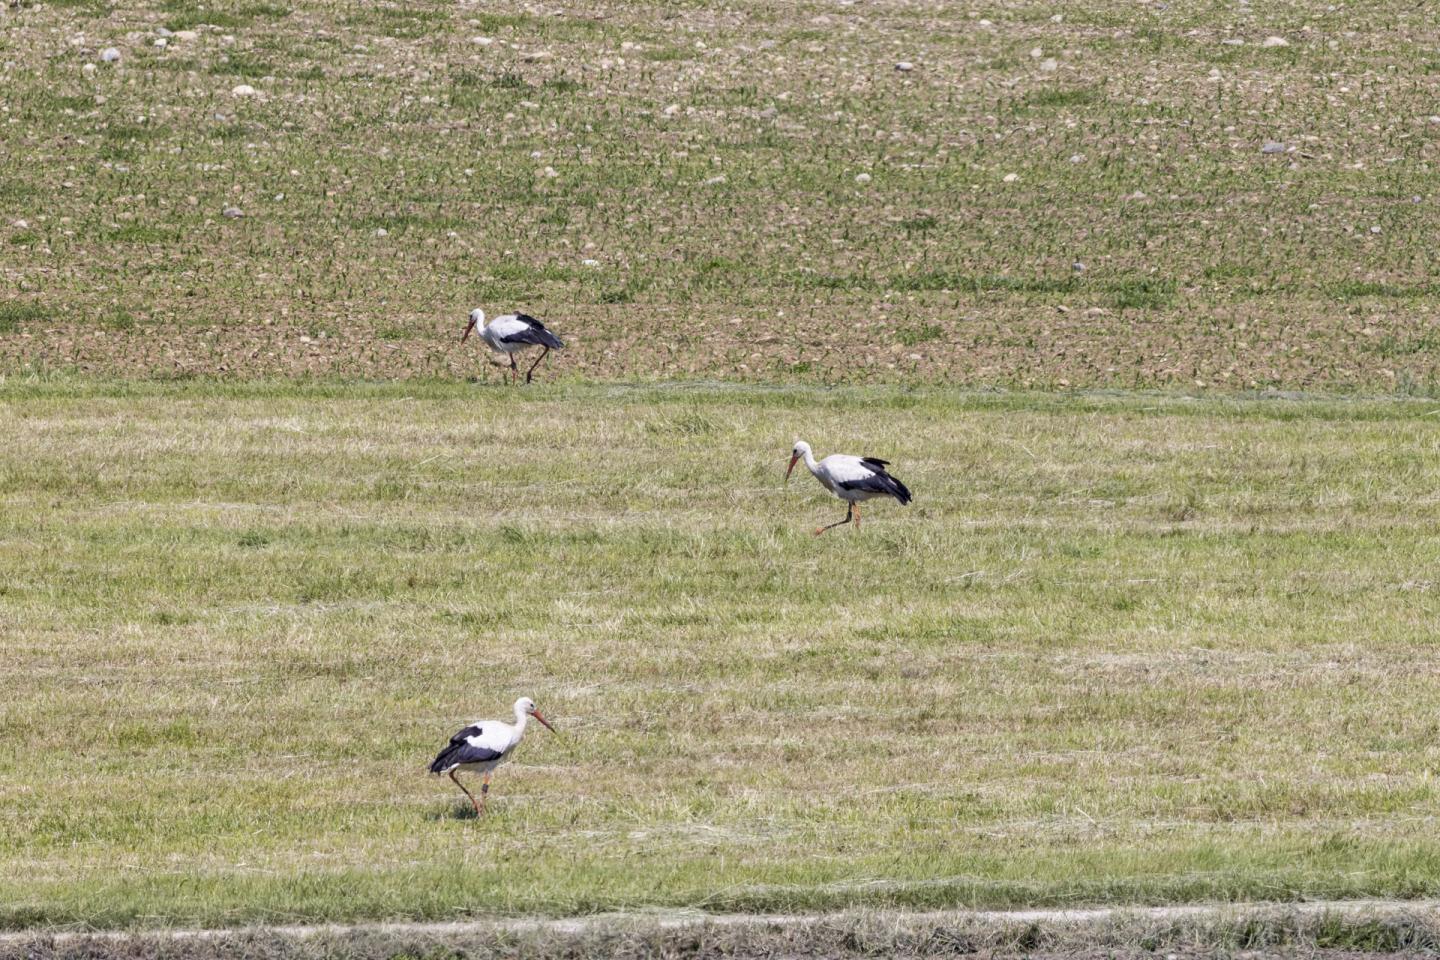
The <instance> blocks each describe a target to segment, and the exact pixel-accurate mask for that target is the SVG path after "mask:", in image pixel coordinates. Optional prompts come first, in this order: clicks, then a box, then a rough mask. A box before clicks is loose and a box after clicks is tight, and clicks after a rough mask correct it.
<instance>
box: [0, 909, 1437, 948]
mask: <svg viewBox="0 0 1440 960" xmlns="http://www.w3.org/2000/svg"><path fill="white" fill-rule="evenodd" d="M1347 931H1348V933H1347ZM1385 931H1388V933H1385V934H1384V935H1380V936H1377V932H1385ZM1437 932H1440V900H1342V901H1316V902H1307V903H1220V904H1187V905H1177V906H1150V907H1137V906H1117V907H1088V908H1075V909H1031V910H944V911H927V912H901V911H844V912H839V913H827V914H811V915H766V914H705V913H700V912H686V911H674V912H645V913H614V914H601V915H595V916H587V917H572V918H563V919H559V918H506V919H489V920H469V921H453V922H432V923H409V922H386V923H363V924H313V925H309V924H294V925H278V926H253V927H245V928H236V929H149V930H134V931H126V930H90V931H83V930H28V931H10V932H4V933H0V957H10V956H22V955H23V956H27V957H48V956H81V955H84V956H122V955H129V954H130V953H132V952H134V950H133V949H126V947H125V946H124V945H129V946H130V947H132V948H138V947H140V945H142V944H143V945H144V949H141V950H140V952H141V953H144V954H146V955H150V956H154V955H166V956H182V955H191V954H193V955H195V956H201V955H204V956H212V955H216V954H215V951H214V949H205V950H192V951H185V950H183V949H182V950H175V949H169V950H167V949H165V947H166V945H169V946H171V947H183V945H184V944H186V943H189V944H191V945H192V946H195V947H199V946H200V945H202V944H209V945H210V947H211V948H219V954H220V955H238V954H239V953H243V954H245V955H252V953H251V949H249V948H254V947H255V946H257V945H261V944H265V943H270V944H276V943H285V942H289V943H294V942H296V941H302V942H303V941H325V942H326V944H327V947H326V948H325V950H324V953H325V954H326V955H327V956H333V955H335V954H336V950H335V944H336V943H347V944H349V946H350V949H342V950H340V951H339V953H341V954H344V955H352V956H376V955H383V956H393V955H395V953H397V952H408V951H411V950H414V949H415V948H416V947H417V946H421V947H429V948H431V949H433V948H436V947H438V946H440V945H442V944H443V945H448V946H450V947H451V948H456V947H457V945H458V948H459V950H460V952H461V953H474V952H479V953H485V954H491V953H496V952H499V953H510V952H511V950H509V949H506V950H496V949H494V947H495V946H497V945H500V944H509V945H511V947H513V946H514V945H515V944H516V943H520V942H529V943H532V944H533V943H542V944H546V945H548V946H550V947H551V948H552V949H553V948H554V946H555V945H557V944H560V943H566V944H569V945H570V946H569V948H567V949H566V950H565V951H564V952H565V953H567V954H569V955H574V953H575V952H576V949H577V948H578V947H580V946H582V945H583V944H584V943H585V942H589V943H590V944H591V945H592V946H596V947H601V945H603V944H608V946H605V947H603V948H602V949H604V950H605V951H607V955H619V954H620V953H625V954H633V953H638V954H640V955H648V954H650V953H652V952H656V951H658V952H659V953H663V954H666V955H677V954H678V955H708V954H711V953H722V954H724V955H726V956H749V955H762V954H769V952H770V950H771V949H772V947H768V946H767V947H766V948H764V949H763V950H762V949H751V950H747V949H745V945H746V944H748V945H749V946H751V947H758V946H759V944H760V943H762V942H767V938H770V940H772V941H773V939H774V938H775V937H776V936H783V938H784V942H785V944H786V945H787V946H788V949H787V950H784V951H781V952H783V953H786V954H788V955H800V954H805V953H809V952H811V951H808V950H806V949H803V948H802V947H801V945H802V944H806V943H814V944H815V945H816V946H817V947H821V946H822V945H823V949H817V950H815V951H814V952H815V953H825V954H827V955H831V956H838V955H842V954H845V953H855V954H860V953H871V952H873V951H874V950H875V949H876V948H877V947H879V948H881V949H883V951H884V952H887V953H890V952H893V953H895V954H903V955H922V954H923V955H931V954H933V953H936V952H937V951H935V950H929V949H919V950H917V949H916V946H917V944H920V945H924V944H927V943H928V944H931V945H932V946H933V945H934V944H936V943H948V944H949V945H950V947H949V949H947V950H945V951H938V952H949V953H957V952H958V953H970V952H984V953H994V954H1002V953H1007V952H1015V951H1017V950H1018V951H1019V952H1022V953H1025V954H1027V955H1031V956H1035V955H1043V954H1047V953H1052V952H1056V951H1058V952H1062V953H1065V954H1066V955H1071V956H1074V955H1076V954H1077V951H1078V952H1079V953H1086V952H1089V951H1092V950H1093V951H1099V952H1113V951H1114V950H1115V949H1116V948H1117V947H1118V948H1121V949H1122V950H1123V949H1124V948H1125V947H1126V946H1132V947H1134V948H1138V949H1142V950H1145V951H1153V950H1156V949H1160V948H1162V947H1167V946H1168V947H1175V948H1178V949H1179V950H1180V953H1182V954H1183V953H1193V952H1194V951H1195V950H1196V949H1198V948H1202V947H1203V948H1207V949H1208V948H1220V947H1228V948H1231V949H1235V948H1238V949H1242V950H1250V951H1257V950H1258V951H1262V952H1276V951H1278V953H1287V952H1290V951H1293V950H1296V949H1306V950H1316V949H1319V950H1325V951H1327V952H1330V953H1335V954H1336V955H1339V954H1351V953H1364V952H1385V953H1399V952H1413V951H1420V952H1425V953H1433V952H1434V951H1435V949H1436V943H1437V941H1436V939H1435V938H1434V934H1436V933H1437ZM1317 933H1318V934H1319V935H1318V936H1317ZM732 934H739V935H740V937H739V938H738V939H736V938H734V937H732V936H731V935H732ZM942 934H943V935H942ZM677 935H679V936H678V938H677ZM686 935H699V936H698V938H697V937H695V936H686ZM812 935H813V936H812ZM837 936H839V938H840V940H839V942H838V943H837V942H836V937H837ZM637 938H639V940H637ZM885 940H889V941H890V942H889V943H888V945H882V943H881V942H880V941H885ZM617 942H626V943H629V944H631V945H632V946H633V945H634V944H635V943H637V942H643V943H646V944H648V945H649V946H651V947H653V948H654V950H648V949H642V950H639V951H635V950H633V949H632V950H626V951H619V952H617V951H616V950H615V944H616V943H617ZM361 943H364V944H366V946H367V947H368V948H367V949H360V948H359V946H358V945H359V944H361ZM662 943H663V944H666V948H664V949H662V948H661V946H660V945H661V944H662ZM685 943H688V944H690V946H691V949H685V948H684V947H683V944H685ZM720 943H725V944H727V946H723V947H722V946H718V944H720ZM107 944H108V945H109V947H108V948H107ZM381 944H388V945H390V948H379V949H377V947H379V945H381ZM400 944H404V945H406V946H405V947H404V948H403V950H402V949H393V948H395V947H396V945H400ZM482 944H489V945H491V947H490V948H488V949H482V950H466V949H465V946H466V945H468V946H470V947H472V948H473V947H478V946H480V945H482ZM705 944H708V949H705V948H703V946H702V945H705ZM16 948H20V951H19V952H17V950H16ZM157 948H159V949H158V950H157ZM797 948H799V949H797ZM842 948H848V949H842ZM1007 948H1008V949H1007ZM1267 948H1268V950H1267ZM1347 948H1348V949H1347ZM262 952H265V951H262ZM276 952H277V953H281V954H284V955H298V953H304V951H303V950H301V951H299V952H298V953H297V951H296V950H294V949H286V950H281V951H276ZM524 952H526V953H527V955H544V954H546V953H549V952H551V951H549V950H544V949H542V950H540V951H539V952H538V953H535V952H533V951H524ZM580 952H589V951H588V950H583V949H581V950H580ZM1278 953H1277V955H1278ZM137 955H138V954H137Z"/></svg>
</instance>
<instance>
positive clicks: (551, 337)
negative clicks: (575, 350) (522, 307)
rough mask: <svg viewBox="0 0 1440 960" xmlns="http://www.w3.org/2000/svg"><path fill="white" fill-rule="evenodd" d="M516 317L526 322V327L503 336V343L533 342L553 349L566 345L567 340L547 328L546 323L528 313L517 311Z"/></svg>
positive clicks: (501, 340) (538, 345)
mask: <svg viewBox="0 0 1440 960" xmlns="http://www.w3.org/2000/svg"><path fill="white" fill-rule="evenodd" d="M515 319H516V320H519V321H520V322H521V323H523V324H525V327H526V329H524V330H521V331H520V332H519V333H512V334H510V335H509V336H508V337H501V338H500V342H501V343H533V344H534V345H535V346H537V347H549V348H550V349H552V350H559V349H560V348H561V347H563V346H565V341H564V340H561V339H560V338H559V337H557V336H555V334H553V333H551V332H550V331H549V330H547V329H546V328H545V324H543V323H541V322H540V321H539V320H537V319H535V318H534V317H532V316H530V314H528V313H517V314H515Z"/></svg>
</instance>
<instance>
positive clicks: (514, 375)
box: [510, 353, 520, 383]
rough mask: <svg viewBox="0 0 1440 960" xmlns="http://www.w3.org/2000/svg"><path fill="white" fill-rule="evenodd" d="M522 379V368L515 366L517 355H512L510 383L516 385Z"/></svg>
mask: <svg viewBox="0 0 1440 960" xmlns="http://www.w3.org/2000/svg"><path fill="white" fill-rule="evenodd" d="M519 379H520V368H519V367H517V366H516V365H515V354H513V353H512V354H510V382H511V383H515V382H517V381H518V380H519Z"/></svg>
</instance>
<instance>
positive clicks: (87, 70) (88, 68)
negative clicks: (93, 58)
mask: <svg viewBox="0 0 1440 960" xmlns="http://www.w3.org/2000/svg"><path fill="white" fill-rule="evenodd" d="M80 72H81V73H83V74H85V75H86V76H87V77H88V76H89V75H90V74H92V73H94V72H95V64H93V63H87V64H85V66H83V67H81V68H80Z"/></svg>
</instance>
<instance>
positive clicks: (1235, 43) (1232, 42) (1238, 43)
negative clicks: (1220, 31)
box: [1220, 37, 1245, 47]
mask: <svg viewBox="0 0 1440 960" xmlns="http://www.w3.org/2000/svg"><path fill="white" fill-rule="evenodd" d="M1220 42H1221V43H1223V44H1225V46H1227V47H1243V46H1245V41H1244V40H1241V39H1240V38H1239V37H1231V38H1230V39H1229V40H1221V41H1220Z"/></svg>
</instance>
